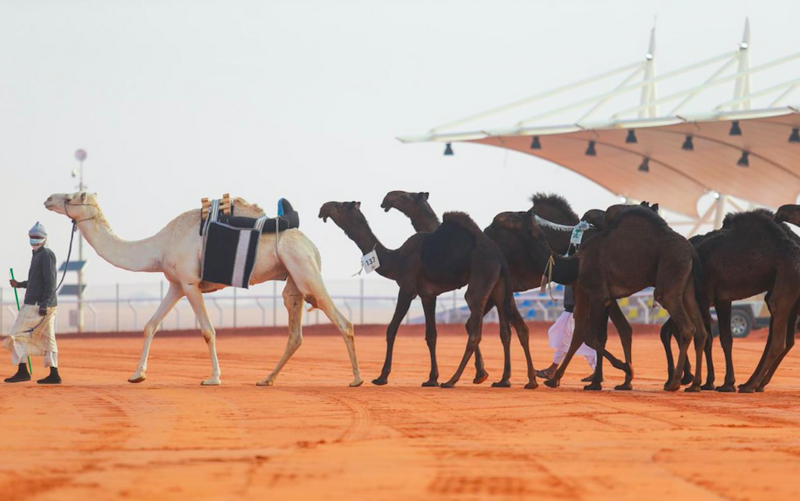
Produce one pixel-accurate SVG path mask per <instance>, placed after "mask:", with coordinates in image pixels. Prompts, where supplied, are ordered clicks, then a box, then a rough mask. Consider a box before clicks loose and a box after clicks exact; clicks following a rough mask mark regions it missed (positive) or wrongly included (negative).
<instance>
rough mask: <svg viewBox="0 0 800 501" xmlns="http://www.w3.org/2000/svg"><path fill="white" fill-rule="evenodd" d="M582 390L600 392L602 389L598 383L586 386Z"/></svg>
mask: <svg viewBox="0 0 800 501" xmlns="http://www.w3.org/2000/svg"><path fill="white" fill-rule="evenodd" d="M583 389H584V390H585V391H600V390H602V389H603V385H602V384H600V383H592V384H587V385H586V386H584V387H583Z"/></svg>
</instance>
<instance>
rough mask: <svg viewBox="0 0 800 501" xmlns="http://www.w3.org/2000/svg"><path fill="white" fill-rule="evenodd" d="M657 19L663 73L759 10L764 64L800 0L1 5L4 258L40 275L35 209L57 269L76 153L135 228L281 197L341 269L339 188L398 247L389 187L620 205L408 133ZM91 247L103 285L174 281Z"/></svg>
mask: <svg viewBox="0 0 800 501" xmlns="http://www.w3.org/2000/svg"><path fill="white" fill-rule="evenodd" d="M656 15H657V16H658V21H657V27H658V55H657V61H658V67H659V70H660V71H666V70H669V69H674V68H677V67H679V66H681V65H683V64H687V63H690V62H693V61H699V60H701V59H704V58H707V57H711V56H714V55H717V54H719V53H722V52H724V51H727V50H734V49H735V48H736V44H737V43H738V41H739V39H740V37H741V34H742V28H743V24H744V20H745V17H746V16H750V22H751V25H752V31H753V35H752V57H753V65H755V64H758V63H759V61H761V62H763V61H767V60H769V59H773V58H777V57H779V56H782V55H786V54H789V53H792V52H794V51H797V50H798V48H800V44H798V35H797V30H796V27H795V26H794V25H793V24H792V20H796V19H799V18H800V2H797V1H783V2H779V1H775V2H770V1H762V2H744V1H739V2H735V1H730V0H725V1H697V0H693V1H674V0H673V1H661V2H656V1H639V0H637V1H625V2H623V1H602V2H601V1H594V0H592V1H555V0H551V1H547V2H540V1H498V0H495V1H491V2H489V1H484V2H466V1H449V2H445V1H432V0H425V1H407V0H406V1H395V2H381V1H376V0H368V1H347V2H334V1H297V0H296V1H285V2H278V1H235V2H234V1H191V2H189V1H186V2H179V1H152V2H145V1H137V2H133V1H130V2H119V1H109V0H104V1H77V0H71V1H31V0H25V1H9V0H5V1H4V2H2V4H0V134H2V137H3V148H2V149H0V186H2V188H3V192H4V197H5V199H4V202H5V210H4V214H5V215H4V217H3V219H2V234H3V242H2V246H0V265H2V267H4V268H5V269H7V268H8V267H11V266H13V267H15V268H17V269H20V270H25V271H26V270H27V266H28V263H29V257H30V254H29V246H28V243H27V230H28V228H29V227H30V226H31V225H32V224H33V223H34V222H35V221H36V220H41V221H42V222H43V223H44V224H45V225H46V226H47V227H48V229H49V231H50V235H51V238H50V245H51V247H52V248H53V249H54V250H55V251H56V253H57V255H58V256H59V260H62V259H64V257H65V255H66V247H67V243H68V231H69V227H70V225H69V223H68V221H67V219H66V218H64V217H63V216H59V215H56V214H53V213H49V212H47V211H45V210H44V208H43V206H42V202H43V201H44V200H45V199H46V198H47V196H48V195H49V194H51V193H53V192H66V191H73V190H74V188H75V181H74V180H72V179H71V178H70V171H71V170H72V169H73V168H75V167H77V162H76V161H75V160H74V159H73V153H74V151H75V150H76V149H77V148H85V149H86V150H87V151H88V154H89V157H88V160H87V161H86V163H85V172H86V179H87V182H88V185H89V188H90V190H91V191H96V192H97V193H98V194H99V197H100V202H101V205H102V208H103V210H104V212H105V213H106V216H107V218H108V219H109V221H110V222H111V224H112V226H113V228H114V230H115V231H116V232H117V234H119V235H120V236H122V237H123V238H128V239H136V238H141V237H145V236H148V235H151V234H153V233H155V232H157V231H158V230H159V229H160V228H161V227H162V226H164V225H165V224H166V223H167V222H168V221H169V220H170V219H171V218H172V217H174V216H175V215H177V214H179V213H180V212H182V211H185V210H187V209H191V208H194V207H197V206H198V204H199V199H200V198H201V197H204V196H211V197H214V196H218V195H220V194H222V193H223V192H230V193H232V194H234V195H237V196H242V197H244V198H246V199H248V200H250V201H256V202H258V203H260V204H261V205H262V206H263V207H266V208H267V209H268V211H270V212H271V213H274V206H275V202H276V200H277V199H278V198H279V197H281V196H283V197H286V198H288V199H289V200H291V201H292V203H293V204H294V205H295V207H296V208H297V209H298V210H299V211H300V213H301V219H302V224H301V227H302V230H303V231H304V232H305V233H306V234H307V235H308V236H309V237H310V238H311V239H312V240H313V241H314V242H316V243H317V245H318V246H319V247H320V250H321V252H322V256H323V265H324V274H325V276H326V277H328V278H344V277H349V276H350V274H351V273H352V272H353V271H355V270H356V269H357V267H358V262H359V257H360V252H359V251H358V250H357V248H356V247H355V245H354V244H352V243H351V242H350V241H349V240H348V239H347V238H346V237H345V236H344V234H343V233H342V232H341V230H339V229H338V228H336V227H335V226H334V225H333V224H332V223H328V224H327V225H323V223H322V221H321V220H319V219H317V213H318V211H319V207H320V205H322V204H323V203H324V202H326V201H329V200H360V201H362V203H363V205H362V210H363V211H364V213H365V214H366V216H367V218H368V219H369V221H370V223H371V224H372V227H373V229H374V230H375V232H376V234H378V236H379V237H381V239H382V240H383V242H384V243H385V244H386V245H387V246H390V247H394V246H398V245H399V244H400V243H402V242H403V241H404V240H405V238H407V237H408V236H409V235H410V234H411V231H412V230H411V226H410V224H409V223H408V221H407V220H406V219H405V218H404V217H403V216H402V215H400V214H399V213H397V212H392V213H389V214H385V213H384V212H383V211H382V210H381V209H380V207H379V204H380V202H381V200H382V198H383V196H384V195H385V193H386V192H387V191H390V190H395V189H404V190H409V191H429V192H430V193H431V198H430V202H431V204H432V206H433V207H434V208H435V209H436V210H437V211H439V212H443V211H445V210H456V209H457V210H464V211H467V212H469V213H470V214H472V215H473V217H474V218H475V219H476V220H477V222H478V224H480V225H481V226H485V225H486V224H488V223H489V222H490V221H491V218H492V217H493V216H494V215H495V214H496V213H498V212H501V211H504V210H517V209H524V208H527V207H528V206H529V203H528V200H527V199H528V197H529V196H530V194H531V193H533V192H535V191H539V190H546V191H557V192H560V193H562V194H564V195H565V196H567V197H568V198H569V200H570V201H571V202H572V203H573V205H574V207H575V208H576V210H577V212H579V213H582V212H583V211H585V210H587V209H590V208H594V207H604V206H607V205H608V204H610V203H613V201H614V200H615V199H616V198H615V197H614V195H613V194H610V193H608V192H606V191H605V190H603V189H602V188H600V187H598V186H597V185H595V184H594V183H592V182H590V181H587V180H585V179H583V178H581V177H579V176H577V175H575V174H572V173H571V172H569V171H566V170H564V169H562V168H559V167H556V166H553V165H551V164H548V163H546V162H544V161H542V160H538V159H536V158H534V157H530V156H526V155H520V154H513V153H512V154H507V153H505V152H503V151H502V150H498V149H494V148H489V147H484V146H477V145H457V147H456V155H455V156H454V157H450V158H445V157H443V156H442V145H439V144H414V145H403V144H401V143H399V142H398V141H397V140H396V139H395V137H396V136H398V135H404V134H416V133H422V132H424V131H426V130H427V129H429V128H430V127H432V126H434V125H438V124H440V123H442V122H446V121H448V120H451V119H455V118H459V117H461V116H464V115H468V114H470V113H473V112H476V111H481V110H484V109H486V108H490V107H493V106H496V105H500V104H504V103H506V102H510V101H512V100H514V99H517V98H520V97H524V96H527V95H532V94H535V93H537V92H541V91H545V90H548V89H550V88H552V87H556V86H559V85H562V84H565V83H569V82H571V81H574V80H577V79H580V78H584V77H587V76H590V75H592V74H594V73H598V72H600V71H604V70H606V69H609V68H613V67H617V66H621V65H624V64H627V63H630V62H633V61H637V60H641V58H642V57H643V55H644V53H645V51H646V49H647V43H648V38H649V32H650V28H651V26H652V25H653V20H654V17H655V16H656ZM791 77H792V75H783V80H788V79H789V78H791ZM779 81H780V80H779ZM758 83H759V85H763V86H764V87H766V86H768V85H769V83H770V82H769V81H764V80H761V81H759V82H758ZM774 83H777V82H774ZM708 104H709V108H710V107H711V105H712V104H716V102H714V103H708ZM89 259H90V260H91V265H90V268H89V270H88V281H89V282H90V283H93V284H109V283H114V282H117V281H119V282H142V281H148V280H158V279H159V277H158V276H152V275H150V276H148V275H145V274H134V273H130V272H125V271H121V270H116V269H114V268H112V267H111V266H110V265H108V264H106V263H104V262H102V261H101V260H100V259H99V258H97V257H96V256H93V255H92V254H91V253H89Z"/></svg>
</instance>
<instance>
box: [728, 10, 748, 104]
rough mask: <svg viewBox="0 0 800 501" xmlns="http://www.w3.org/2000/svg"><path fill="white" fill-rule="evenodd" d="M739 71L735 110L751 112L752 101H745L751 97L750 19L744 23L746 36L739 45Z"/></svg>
mask: <svg viewBox="0 0 800 501" xmlns="http://www.w3.org/2000/svg"><path fill="white" fill-rule="evenodd" d="M738 59H739V71H738V72H737V75H738V76H737V77H736V87H735V89H734V91H733V99H734V100H735V101H734V104H733V106H732V107H731V109H733V110H749V109H750V100H749V99H745V98H747V96H749V95H750V19H749V18H748V19H746V20H745V22H744V34H743V35H742V42H741V43H740V44H739V55H738Z"/></svg>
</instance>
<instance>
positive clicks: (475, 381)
mask: <svg viewBox="0 0 800 501" xmlns="http://www.w3.org/2000/svg"><path fill="white" fill-rule="evenodd" d="M487 379H489V373H488V372H483V373H481V374H476V375H475V379H473V380H472V384H481V383H483V382H484V381H486V380H487Z"/></svg>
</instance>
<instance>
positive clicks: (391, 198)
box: [381, 190, 429, 216]
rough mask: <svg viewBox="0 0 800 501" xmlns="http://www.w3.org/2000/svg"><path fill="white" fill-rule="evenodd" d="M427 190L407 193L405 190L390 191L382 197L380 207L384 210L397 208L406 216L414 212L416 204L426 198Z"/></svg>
mask: <svg viewBox="0 0 800 501" xmlns="http://www.w3.org/2000/svg"><path fill="white" fill-rule="evenodd" d="M428 195H429V194H428V193H427V192H420V193H409V192H407V191H399V190H398V191H390V192H389V193H387V194H386V196H385V197H383V202H381V208H382V209H383V210H384V211H385V212H389V210H391V209H397V210H399V211H400V212H402V213H403V214H405V215H406V216H410V215H411V214H414V212H415V211H416V208H417V205H418V204H420V203H422V202H424V201H425V200H428Z"/></svg>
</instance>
